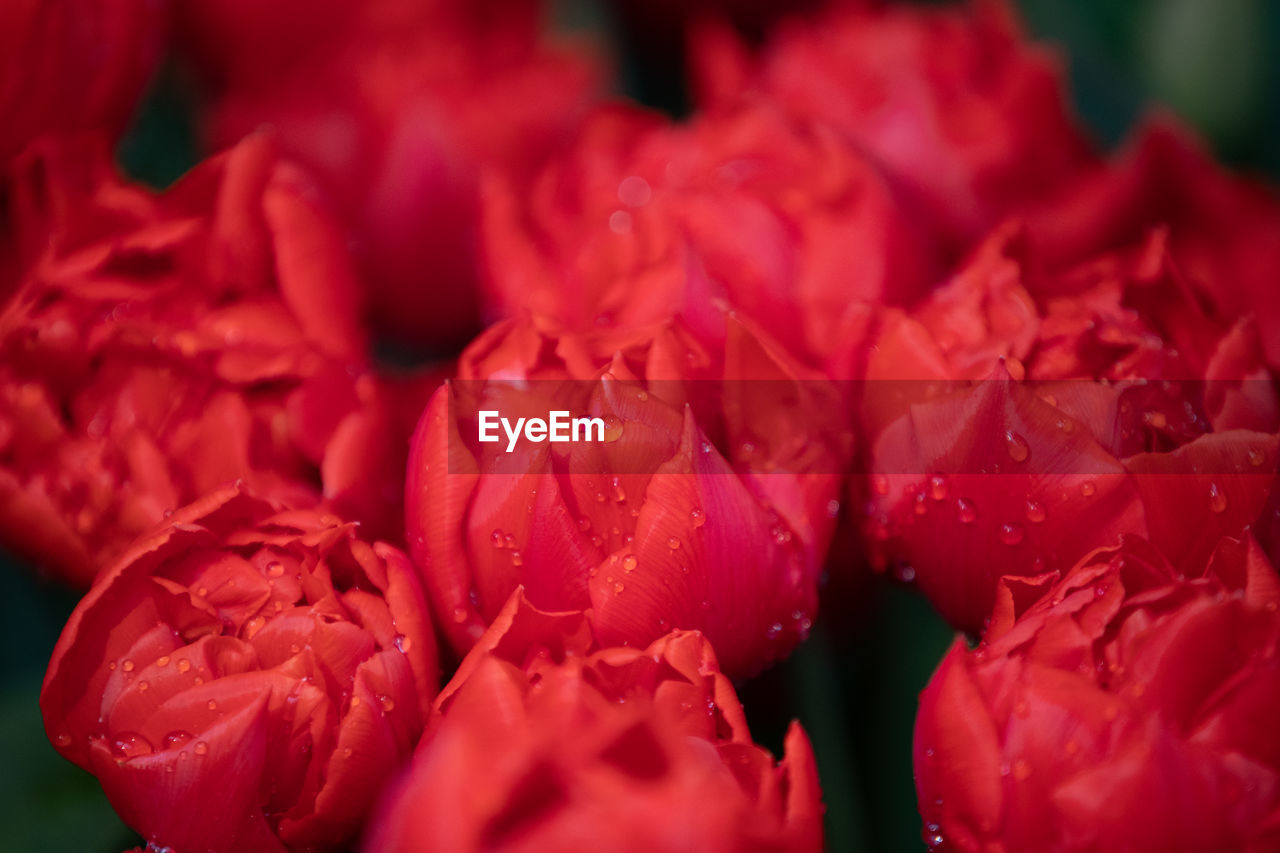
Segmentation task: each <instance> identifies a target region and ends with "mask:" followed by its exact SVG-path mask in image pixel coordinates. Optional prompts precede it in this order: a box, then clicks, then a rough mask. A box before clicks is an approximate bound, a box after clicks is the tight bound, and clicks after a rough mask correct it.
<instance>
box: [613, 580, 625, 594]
mask: <svg viewBox="0 0 1280 853" xmlns="http://www.w3.org/2000/svg"><path fill="white" fill-rule="evenodd" d="M622 590H623V586H622V581H618V582H617V583H615V584H614V585H613V591H614V592H622Z"/></svg>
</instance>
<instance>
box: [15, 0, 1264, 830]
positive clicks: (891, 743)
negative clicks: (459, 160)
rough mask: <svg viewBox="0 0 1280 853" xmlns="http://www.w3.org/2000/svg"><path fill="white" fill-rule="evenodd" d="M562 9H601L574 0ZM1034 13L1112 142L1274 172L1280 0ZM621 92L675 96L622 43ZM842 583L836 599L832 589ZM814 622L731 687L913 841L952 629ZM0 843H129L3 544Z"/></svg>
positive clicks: (1051, 6)
mask: <svg viewBox="0 0 1280 853" xmlns="http://www.w3.org/2000/svg"><path fill="white" fill-rule="evenodd" d="M568 5H569V6H570V7H571V12H570V14H571V17H577V18H578V19H579V20H590V21H601V20H605V19H606V18H607V16H605V15H601V14H599V12H598V10H595V11H593V10H592V9H590V8H589V5H588V4H586V3H585V0H578V2H574V3H571V4H568ZM1020 5H1021V6H1022V8H1023V11H1024V14H1025V17H1026V19H1027V21H1028V23H1029V26H1030V28H1031V30H1032V31H1033V32H1034V33H1035V34H1037V35H1038V36H1040V37H1043V38H1048V39H1052V40H1054V41H1056V42H1058V43H1059V44H1060V45H1061V47H1062V50H1063V52H1064V55H1065V56H1066V57H1067V58H1068V60H1069V68H1070V75H1071V83H1072V86H1073V88H1074V91H1075V95H1076V103H1077V107H1078V109H1079V111H1080V112H1081V114H1082V115H1083V117H1084V119H1085V120H1086V122H1087V123H1088V124H1089V125H1091V126H1092V127H1093V128H1094V129H1095V131H1096V132H1097V133H1098V135H1099V137H1100V138H1101V139H1103V140H1105V141H1107V142H1109V143H1111V142H1115V141H1116V140H1118V139H1120V138H1122V137H1123V135H1124V132H1125V130H1126V129H1127V128H1128V127H1129V126H1130V125H1131V124H1132V122H1133V120H1134V118H1135V116H1136V115H1137V114H1138V113H1139V112H1140V111H1141V110H1142V109H1143V107H1144V105H1145V104H1148V103H1151V102H1157V101H1158V102H1162V103H1164V104H1166V105H1167V106H1169V107H1172V108H1174V109H1175V110H1176V111H1178V112H1179V113H1181V114H1182V115H1183V116H1184V117H1185V118H1186V119H1187V120H1188V121H1190V122H1191V123H1193V124H1194V125H1195V126H1197V127H1198V128H1199V129H1200V130H1201V132H1202V133H1203V134H1204V135H1205V136H1206V137H1207V138H1208V139H1209V140H1210V141H1211V143H1212V145H1213V146H1214V148H1215V149H1216V150H1217V151H1218V152H1219V154H1220V155H1221V156H1222V157H1223V159H1225V160H1227V161H1229V162H1231V163H1234V164H1236V165H1238V166H1241V167H1244V168H1249V169H1251V170H1257V171H1263V172H1266V173H1268V174H1270V175H1271V176H1272V177H1273V178H1274V177H1276V176H1280V145H1277V143H1276V139H1277V135H1278V134H1280V58H1278V57H1277V54H1276V51H1275V48H1276V46H1277V45H1280V3H1273V2H1268V0H1123V2H1115V0H1022V2H1021V3H1020ZM625 68H626V69H628V73H627V74H626V77H625V79H627V80H628V81H629V85H628V88H630V89H631V90H632V92H633V94H643V95H645V96H646V97H647V99H648V100H650V101H652V102H655V103H659V104H668V103H678V102H679V97H678V93H672V92H671V91H663V90H662V88H661V86H654V85H653V80H654V78H653V77H652V76H646V72H645V68H646V62H645V61H644V57H637V56H631V57H629V58H628V61H627V62H626V63H625ZM186 109H187V105H186V101H185V98H184V95H183V92H182V91H181V90H180V89H179V88H178V87H177V84H175V83H174V82H173V81H172V80H171V79H169V78H168V77H162V79H160V80H159V81H157V83H156V84H155V86H154V87H153V91H152V93H151V95H150V97H149V98H148V99H147V102H146V103H145V104H144V106H143V108H142V109H141V110H140V113H139V117H138V120H137V122H136V123H135V127H134V129H133V130H132V131H131V132H130V134H129V135H128V137H127V138H126V139H125V140H124V142H123V143H122V144H121V148H120V153H121V159H122V161H123V162H124V164H125V165H126V168H127V169H128V170H129V171H130V172H131V173H133V174H134V175H136V176H137V177H139V178H141V179H144V180H147V181H149V182H151V183H153V184H156V185H164V184H167V183H168V182H170V181H172V180H173V179H174V178H175V177H176V176H177V175H179V174H181V172H182V171H183V170H184V169H185V168H187V167H188V166H189V165H190V164H191V162H192V157H193V150H192V134H191V132H190V123H189V117H188V115H187V113H186ZM833 598H834V599H838V600H839V603H838V606H837V603H836V602H833V600H832V599H833ZM826 600H827V604H826V607H827V609H826V611H825V612H824V616H823V617H822V618H821V619H820V621H819V623H818V625H817V626H816V628H815V632H814V636H813V637H812V638H811V639H810V641H809V642H808V643H806V644H805V645H804V646H803V647H801V648H800V649H799V650H798V651H797V653H796V654H795V655H794V656H793V657H792V658H791V659H790V660H788V661H787V662H786V663H785V664H783V665H781V666H778V667H775V668H774V669H772V670H771V671H769V672H767V673H765V674H764V675H762V676H761V677H759V678H757V679H756V680H754V681H753V682H751V683H749V684H747V685H744V686H743V687H742V691H741V692H742V698H743V700H744V702H745V703H746V705H747V711H748V717H749V719H750V720H751V722H752V726H753V730H754V731H755V733H756V735H757V737H758V739H760V740H761V741H762V742H763V743H765V744H766V745H768V746H769V747H770V748H772V749H774V750H775V751H777V750H778V749H779V748H780V746H781V739H782V733H783V732H784V731H785V727H786V724H787V722H788V720H790V719H791V718H792V717H798V718H799V719H800V720H801V721H802V722H803V723H804V725H805V727H806V729H807V730H808V732H809V733H810V736H811V737H812V739H813V741H814V746H815V750H816V752H817V754H818V761H819V769H820V772H821V775H822V779H823V787H824V795H825V800H826V803H827V808H828V813H827V814H828V819H827V830H828V842H829V846H830V848H831V849H832V850H849V851H876V853H884V852H886V851H897V850H920V849H922V848H923V844H922V842H921V841H920V835H919V832H920V827H919V820H918V818H917V816H916V811H915V794H914V789H913V786H912V780H911V752H910V749H911V726H912V718H913V716H914V713H915V702H916V695H917V694H918V692H919V691H920V689H921V688H922V687H923V686H924V684H925V682H926V681H927V680H928V677H929V675H930V673H931V672H932V669H933V666H934V665H935V664H936V662H937V660H938V659H939V657H940V656H941V653H942V651H943V650H944V649H945V648H946V646H947V644H948V643H949V642H950V640H951V633H950V632H949V630H948V629H947V628H946V627H945V626H944V625H943V624H941V622H940V621H939V620H938V618H937V617H936V616H935V615H934V614H933V612H932V611H931V610H930V608H929V607H928V605H926V604H924V603H923V602H922V601H921V600H919V599H918V598H917V597H916V596H915V595H913V594H912V593H911V591H910V590H906V589H902V588H897V587H893V586H890V585H888V584H876V585H872V586H870V587H869V588H866V589H862V590H860V591H859V592H858V593H857V595H856V596H853V597H851V596H849V595H846V594H844V593H840V592H839V591H837V592H836V594H835V595H828V596H827V599H826ZM0 602H2V603H0V608H3V609H2V610H0V632H2V633H0V761H2V762H3V763H4V768H5V769H4V772H3V773H2V774H0V850H11V851H15V853H18V851H22V852H23V853H26V851H49V853H61V851H68V853H71V852H72V851H74V853H119V851H121V850H123V849H125V848H127V847H128V846H130V845H131V844H134V843H136V837H135V836H133V835H132V834H131V833H130V832H129V830H128V829H127V828H125V827H124V826H123V825H121V824H120V822H119V821H118V820H117V819H116V818H115V816H114V814H113V813H112V811H111V809H110V807H109V806H108V805H107V803H106V801H105V798H104V797H103V795H102V792H101V790H100V789H99V788H98V786H97V783H96V782H95V781H94V780H93V779H92V778H91V777H89V776H88V775H87V774H85V773H83V772H81V771H80V770H78V769H76V768H75V767H73V766H71V765H70V764H67V763H66V762H64V761H62V759H60V758H59V757H58V756H57V754H56V753H54V751H53V749H52V747H51V746H50V745H49V744H48V742H47V741H46V739H45V737H44V732H43V729H42V727H41V725H40V715H39V709H38V707H37V704H36V700H37V696H38V692H39V686H40V679H41V677H42V676H43V673H44V667H45V665H46V663H47V662H48V658H49V653H50V651H51V650H52V648H53V644H54V642H55V641H56V639H57V635H58V632H59V630H60V629H61V626H62V623H63V621H64V620H65V619H66V617H67V615H68V614H69V613H70V611H71V609H72V607H74V605H75V596H74V595H73V594H72V593H69V592H67V591H65V590H62V589H59V588H57V587H56V586H54V585H52V584H50V583H48V582H45V581H41V580H39V579H37V578H36V576H35V575H34V574H33V573H32V572H30V571H28V570H27V568H25V567H23V566H21V565H19V564H17V563H16V562H15V561H14V560H12V559H9V558H5V559H4V560H3V565H2V566H0Z"/></svg>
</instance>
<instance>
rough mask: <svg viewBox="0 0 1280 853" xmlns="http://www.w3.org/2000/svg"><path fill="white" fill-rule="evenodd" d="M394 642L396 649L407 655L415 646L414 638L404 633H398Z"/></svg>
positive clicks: (464, 615)
mask: <svg viewBox="0 0 1280 853" xmlns="http://www.w3.org/2000/svg"><path fill="white" fill-rule="evenodd" d="M465 617H466V614H463V618H465ZM393 642H394V643H395V646H396V649H398V650H399V651H400V653H401V654H406V655H407V654H408V653H409V649H411V648H413V640H412V639H410V638H409V637H406V636H405V635H404V634H396V638H395V640H394V641H393Z"/></svg>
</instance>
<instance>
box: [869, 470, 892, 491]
mask: <svg viewBox="0 0 1280 853" xmlns="http://www.w3.org/2000/svg"><path fill="white" fill-rule="evenodd" d="M871 491H872V492H874V493H875V494H877V495H882V496H883V495H887V494H889V478H888V477H886V476H885V475H884V474H872V475H871Z"/></svg>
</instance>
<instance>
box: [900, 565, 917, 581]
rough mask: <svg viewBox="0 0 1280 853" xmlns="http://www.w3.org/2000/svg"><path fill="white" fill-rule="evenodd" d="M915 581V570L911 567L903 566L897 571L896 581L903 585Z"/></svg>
mask: <svg viewBox="0 0 1280 853" xmlns="http://www.w3.org/2000/svg"><path fill="white" fill-rule="evenodd" d="M915 579H916V570H915V568H914V567H912V566H903V567H902V568H900V569H898V580H900V581H902V582H903V583H911V582H912V581H914V580H915Z"/></svg>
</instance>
